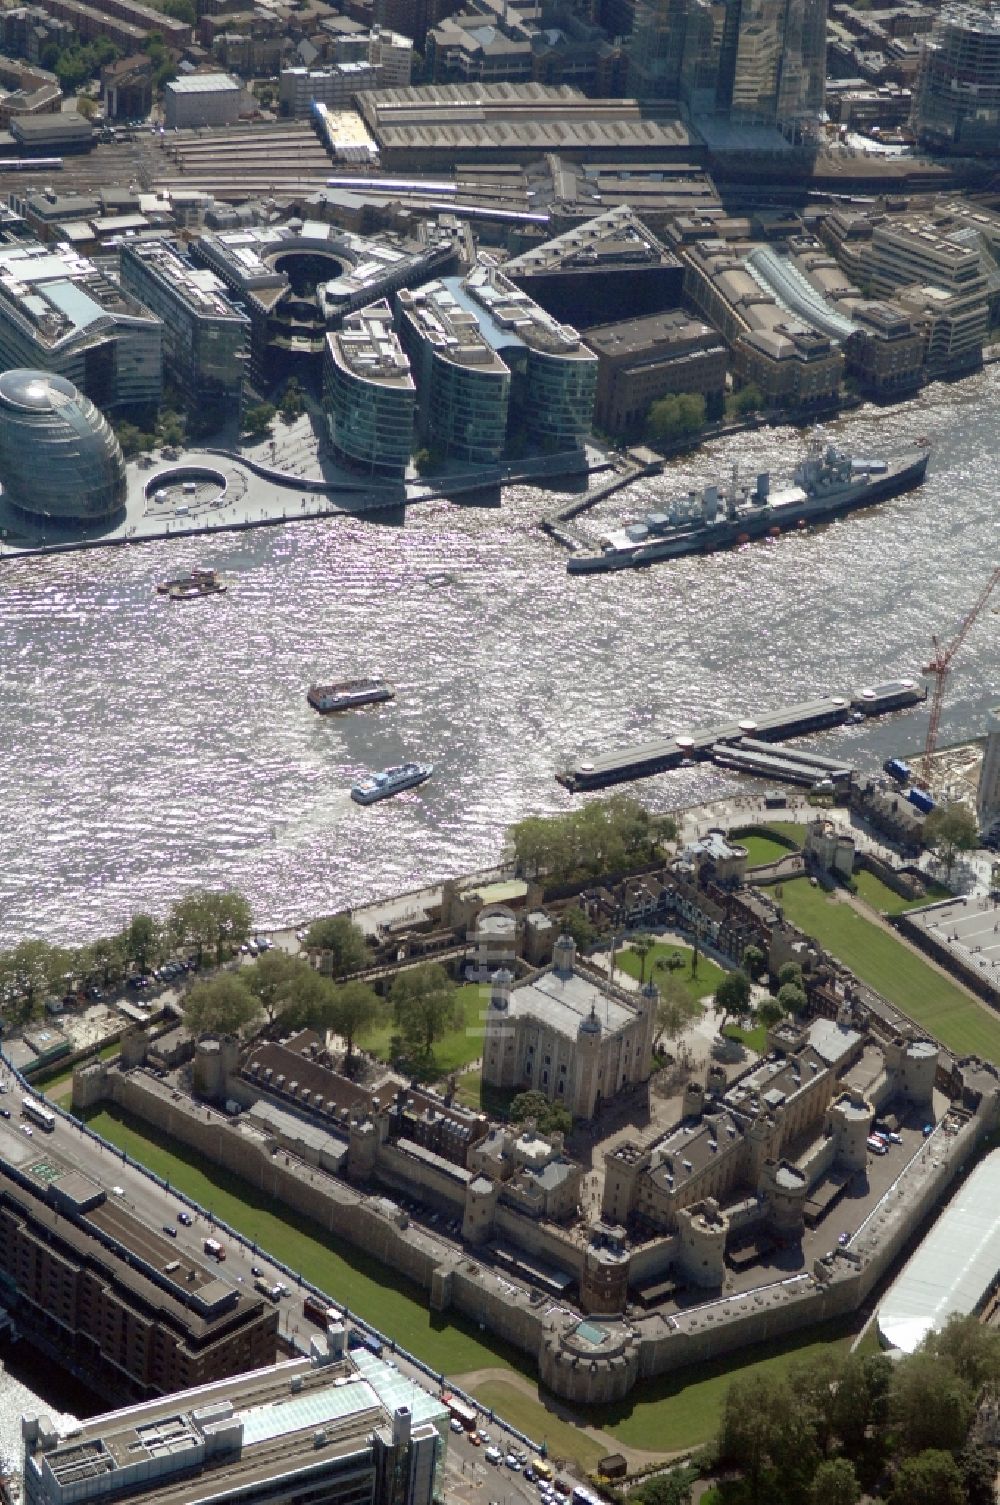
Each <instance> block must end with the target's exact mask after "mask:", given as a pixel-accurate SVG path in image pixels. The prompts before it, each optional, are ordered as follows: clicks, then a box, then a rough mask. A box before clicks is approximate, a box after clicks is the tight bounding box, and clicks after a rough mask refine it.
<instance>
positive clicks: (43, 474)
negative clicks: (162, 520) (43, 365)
mask: <svg viewBox="0 0 1000 1505" xmlns="http://www.w3.org/2000/svg"><path fill="white" fill-rule="evenodd" d="M0 482H2V484H3V492H4V496H5V498H6V499H7V501H8V502H10V503H11V505H12V506H14V507H16V508H18V510H19V511H21V512H24V513H27V514H28V515H29V516H31V517H34V518H39V519H44V520H47V521H51V522H54V523H64V524H65V523H71V524H77V525H79V524H81V523H89V522H96V521H103V520H105V519H107V518H110V517H114V515H115V514H116V513H118V512H120V511H121V509H122V508H123V507H124V505H125V495H126V482H125V461H124V460H123V458H122V452H121V446H120V445H119V443H118V440H117V439H116V437H115V435H114V432H113V430H112V428H111V425H110V424H109V423H108V420H107V419H106V418H105V417H104V414H103V413H99V412H98V410H97V409H96V408H95V407H94V404H93V403H92V402H91V401H90V398H89V397H85V396H84V394H83V393H82V392H79V391H77V389H76V387H74V385H73V383H72V382H70V381H67V380H66V378H65V377H63V376H54V375H52V374H51V372H48V371H25V370H13V371H5V372H4V373H3V374H2V375H0Z"/></svg>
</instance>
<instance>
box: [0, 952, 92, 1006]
mask: <svg viewBox="0 0 1000 1505" xmlns="http://www.w3.org/2000/svg"><path fill="white" fill-rule="evenodd" d="M73 965H74V956H73V953H72V952H71V951H68V950H66V949H65V948H64V947H62V946H53V945H51V944H50V943H49V942H48V941H40V940H28V941H21V942H19V943H18V945H16V946H12V947H11V948H10V950H8V951H0V1012H2V1013H3V1016H4V1018H5V1019H6V1020H7V1021H8V1023H10V1024H25V1023H27V1022H28V1020H30V1019H34V1018H36V1017H37V1015H38V1014H39V1013H40V1012H41V1008H42V1004H43V1003H44V1001H45V999H46V998H47V997H48V996H49V995H50V994H58V996H59V997H60V998H61V997H62V995H63V993H64V992H65V991H66V978H67V975H68V974H69V973H70V971H71V969H72V968H73Z"/></svg>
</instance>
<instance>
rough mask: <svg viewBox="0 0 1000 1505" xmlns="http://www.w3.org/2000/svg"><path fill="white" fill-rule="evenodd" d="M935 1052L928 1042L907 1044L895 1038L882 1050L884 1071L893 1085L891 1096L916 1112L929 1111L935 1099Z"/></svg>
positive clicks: (933, 1046) (901, 1039) (907, 1042)
mask: <svg viewBox="0 0 1000 1505" xmlns="http://www.w3.org/2000/svg"><path fill="white" fill-rule="evenodd" d="M937 1063H938V1048H937V1046H936V1045H934V1044H932V1042H931V1041H930V1040H908V1039H906V1038H905V1037H904V1036H902V1035H897V1036H896V1037H895V1038H894V1039H893V1040H891V1041H890V1043H889V1044H888V1045H887V1046H886V1047H885V1069H886V1074H887V1075H888V1077H889V1080H890V1082H891V1084H892V1090H891V1094H890V1095H891V1096H892V1097H901V1098H903V1099H904V1100H905V1101H906V1102H908V1103H913V1104H914V1106H915V1107H918V1108H929V1107H930V1106H931V1104H932V1102H933V1099H934V1078H935V1076H936V1075H937Z"/></svg>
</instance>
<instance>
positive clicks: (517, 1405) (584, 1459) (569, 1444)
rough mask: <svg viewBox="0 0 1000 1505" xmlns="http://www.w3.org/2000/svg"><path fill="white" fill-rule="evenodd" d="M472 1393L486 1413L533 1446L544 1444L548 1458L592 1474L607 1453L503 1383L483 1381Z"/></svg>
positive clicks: (537, 1404) (528, 1397)
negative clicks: (571, 1463)
mask: <svg viewBox="0 0 1000 1505" xmlns="http://www.w3.org/2000/svg"><path fill="white" fill-rule="evenodd" d="M471 1393H472V1394H473V1395H474V1396H475V1397H476V1400H477V1401H478V1402H479V1404H480V1405H481V1406H485V1408H486V1409H487V1410H488V1411H493V1412H495V1413H496V1415H497V1416H502V1417H503V1418H504V1420H505V1421H509V1422H510V1423H511V1425H512V1426H515V1427H517V1428H518V1430H519V1431H521V1432H524V1433H525V1434H526V1436H528V1437H533V1438H534V1439H535V1441H536V1442H539V1443H541V1442H544V1443H545V1444H546V1446H547V1447H548V1451H549V1455H550V1457H553V1458H569V1459H573V1460H575V1461H576V1462H577V1463H579V1464H580V1465H581V1466H582V1467H583V1468H584V1469H586V1470H587V1471H588V1472H592V1471H593V1470H594V1469H595V1468H596V1467H597V1462H598V1459H599V1458H603V1457H604V1455H605V1453H606V1452H607V1449H606V1448H604V1447H602V1446H601V1444H600V1443H599V1442H596V1441H595V1440H594V1438H593V1437H588V1436H587V1433H586V1432H584V1431H582V1430H581V1428H580V1427H575V1426H574V1425H573V1423H572V1422H569V1421H563V1420H562V1418H561V1417H559V1416H557V1415H556V1414H555V1412H554V1411H550V1410H549V1409H548V1407H547V1406H546V1405H545V1403H544V1402H543V1401H541V1400H534V1399H533V1398H532V1397H531V1396H530V1395H525V1393H524V1391H523V1390H520V1389H518V1387H517V1386H516V1385H509V1384H508V1383H507V1382H506V1381H505V1380H483V1381H482V1383H481V1384H478V1385H473V1387H472V1391H471ZM556 1404H558V1403H556Z"/></svg>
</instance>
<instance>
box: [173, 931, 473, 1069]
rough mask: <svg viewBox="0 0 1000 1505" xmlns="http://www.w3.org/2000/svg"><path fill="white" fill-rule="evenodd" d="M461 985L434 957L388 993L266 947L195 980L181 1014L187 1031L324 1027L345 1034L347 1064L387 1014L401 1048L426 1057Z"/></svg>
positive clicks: (453, 1017)
mask: <svg viewBox="0 0 1000 1505" xmlns="http://www.w3.org/2000/svg"><path fill="white" fill-rule="evenodd" d="M459 1016H460V1005H459V999H458V990H457V988H456V987H455V984H454V983H453V982H452V981H451V979H450V978H449V976H448V974H447V972H446V971H445V970H444V968H443V967H440V966H438V965H437V964H436V963H428V964H427V965H424V966H419V967H410V968H407V970H406V971H404V972H400V973H399V974H398V976H397V977H396V979H395V980H394V982H393V984H392V987H391V989H390V991H389V995H388V998H383V997H381V996H380V995H379V994H378V993H377V992H376V991H375V989H374V988H372V987H370V986H369V985H368V983H365V982H361V981H359V980H358V979H356V978H355V979H348V980H347V981H346V982H344V981H338V980H337V978H336V977H328V976H326V975H325V974H323V973H320V972H317V971H316V969H315V968H314V967H313V966H311V965H310V963H309V962H308V961H307V960H306V958H305V957H302V956H290V955H289V954H288V953H287V952H284V951H279V950H272V951H265V952H264V954H263V955H262V956H260V957H259V958H258V959H257V960H256V961H255V962H253V963H252V964H251V965H249V966H244V967H240V968H238V969H237V970H236V971H224V972H218V973H216V974H215V975H214V976H212V977H206V978H203V979H202V980H200V981H199V982H196V983H195V984H194V986H193V987H192V988H191V991H190V993H189V994H188V997H187V1000H186V1003H185V1008H184V1019H185V1023H186V1024H187V1026H188V1028H189V1029H190V1030H191V1032H192V1034H195V1035H203V1034H222V1035H235V1036H237V1037H238V1038H241V1039H248V1038H250V1037H252V1036H253V1035H257V1034H262V1033H267V1032H272V1031H276V1030H280V1031H281V1032H284V1031H286V1030H289V1029H314V1030H316V1031H317V1032H318V1033H319V1034H322V1035H325V1034H326V1033H327V1032H328V1031H331V1032H332V1033H334V1034H336V1035H339V1036H341V1038H342V1039H343V1041H344V1044H345V1047H346V1050H345V1068H346V1069H347V1070H348V1071H350V1069H351V1067H352V1063H353V1057H354V1051H355V1048H356V1046H357V1043H358V1041H359V1040H364V1039H365V1038H367V1037H368V1036H370V1035H372V1034H373V1033H374V1032H375V1031H376V1030H378V1029H379V1028H380V1027H381V1026H383V1025H384V1024H385V1023H387V1022H388V1021H389V1020H390V1019H391V1020H392V1022H393V1024H394V1025H395V1027H396V1029H397V1031H398V1034H399V1042H400V1048H401V1050H403V1051H404V1052H405V1053H406V1054H407V1055H408V1056H409V1057H410V1058H411V1059H413V1060H415V1061H417V1062H420V1063H424V1062H426V1061H427V1060H429V1058H430V1057H431V1055H432V1054H433V1049H434V1046H435V1044H436V1043H437V1041H438V1040H440V1039H441V1038H442V1036H444V1035H445V1034H447V1032H448V1031H449V1030H451V1029H453V1028H455V1026H456V1025H457V1023H459V1022H460V1017H459Z"/></svg>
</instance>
